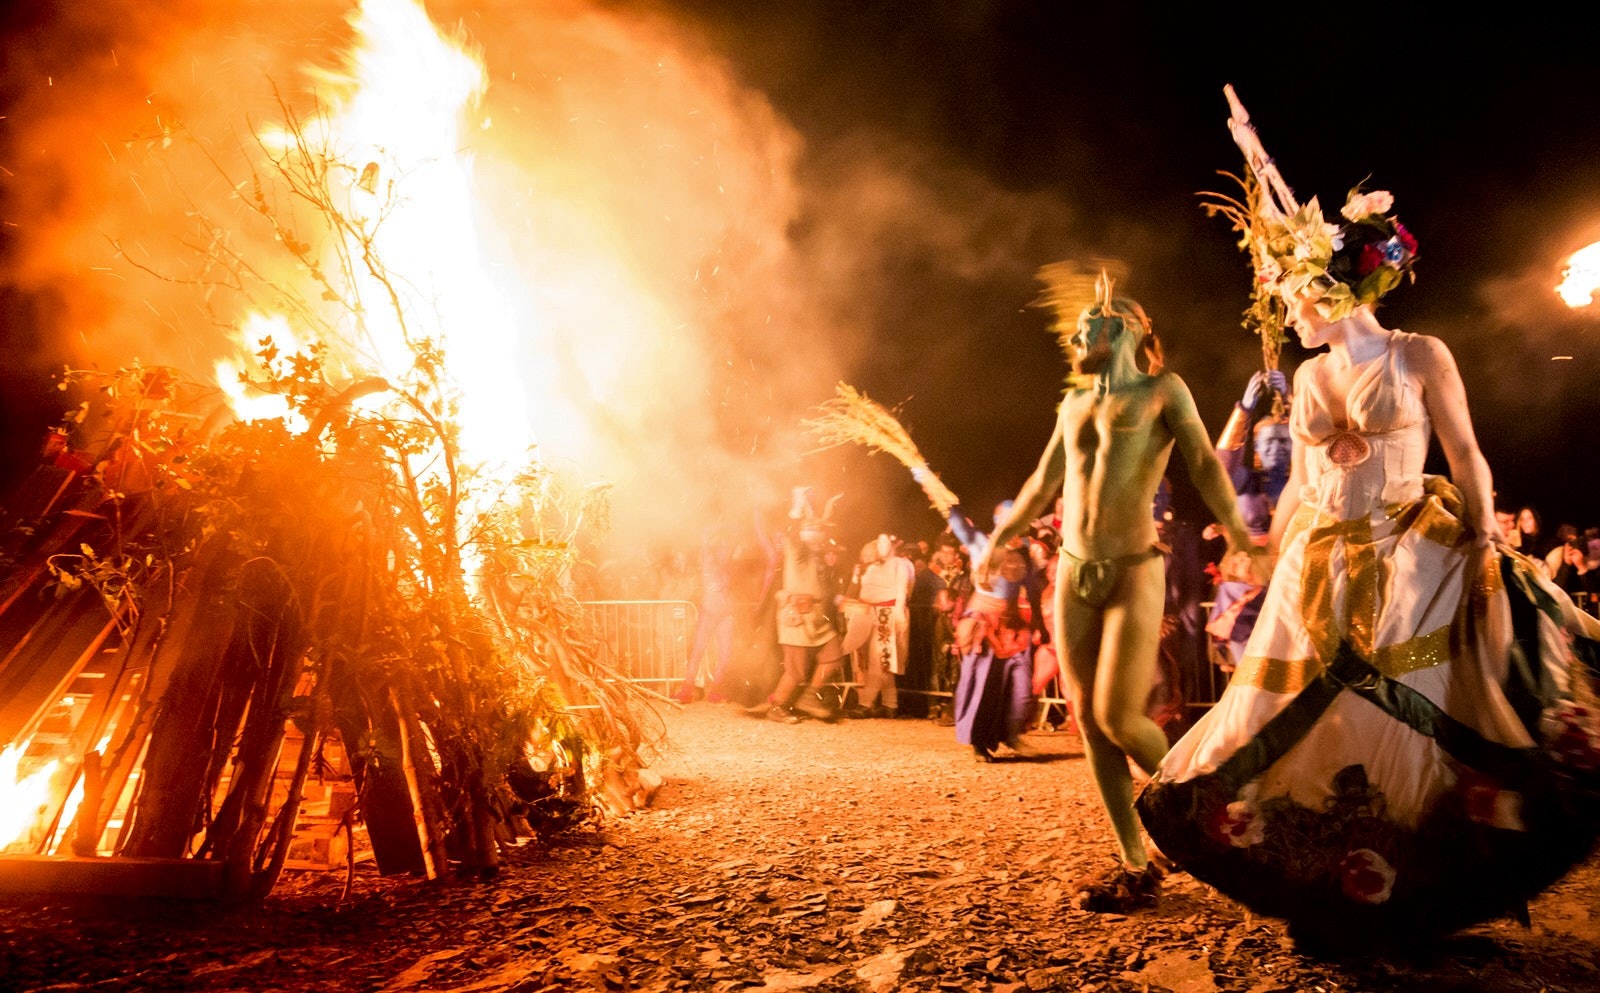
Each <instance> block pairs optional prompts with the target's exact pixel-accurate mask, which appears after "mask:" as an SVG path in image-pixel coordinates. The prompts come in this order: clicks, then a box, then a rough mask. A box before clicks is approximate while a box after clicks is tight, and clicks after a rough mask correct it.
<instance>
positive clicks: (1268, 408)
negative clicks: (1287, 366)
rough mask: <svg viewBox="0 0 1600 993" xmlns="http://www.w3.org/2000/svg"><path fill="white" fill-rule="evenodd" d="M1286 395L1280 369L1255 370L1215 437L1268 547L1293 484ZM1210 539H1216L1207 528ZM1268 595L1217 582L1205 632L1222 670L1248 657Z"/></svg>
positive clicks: (1231, 580)
mask: <svg viewBox="0 0 1600 993" xmlns="http://www.w3.org/2000/svg"><path fill="white" fill-rule="evenodd" d="M1288 393H1289V381H1288V379H1287V378H1286V377H1285V376H1284V374H1283V372H1282V370H1279V369H1273V370H1271V371H1267V372H1262V371H1257V372H1256V373H1254V374H1253V375H1252V376H1251V377H1250V382H1249V383H1247V384H1246V385H1245V388H1244V396H1243V397H1242V398H1241V399H1240V400H1239V402H1238V403H1237V404H1235V405H1234V409H1233V413H1232V414H1230V415H1229V416H1228V423H1227V424H1226V425H1224V426H1223V428H1222V433H1221V434H1220V435H1218V436H1217V457H1218V458H1219V459H1221V460H1222V465H1223V467H1224V468H1226V469H1227V470H1228V478H1229V480H1231V481H1232V482H1233V488H1234V491H1235V492H1237V493H1238V494H1239V513H1240V515H1241V516H1243V517H1244V523H1245V527H1247V528H1249V529H1250V537H1251V538H1252V539H1253V540H1254V541H1255V542H1256V544H1258V545H1265V544H1266V543H1267V538H1268V535H1269V534H1270V533H1271V531H1272V510H1273V508H1274V507H1276V506H1277V505H1278V498H1279V497H1280V496H1281V495H1282V494H1283V487H1284V484H1285V483H1287V482H1288V480H1289V466H1290V447H1291V441H1290V437H1289V422H1288V418H1287V417H1286V416H1283V415H1281V414H1279V413H1276V411H1277V410H1278V409H1279V408H1283V409H1287V408H1288V406H1289V404H1288ZM1258 463H1259V464H1258ZM1206 537H1208V538H1209V537H1215V535H1212V534H1210V533H1209V529H1208V533H1207V535H1206ZM1264 592H1266V588H1265V587H1263V586H1260V585H1258V584H1256V583H1252V582H1250V581H1249V580H1248V579H1246V578H1241V577H1237V576H1223V577H1221V578H1220V579H1219V580H1218V582H1217V585H1216V589H1215V595H1214V597H1213V601H1212V607H1211V614H1210V616H1209V617H1208V618H1207V619H1206V632H1207V633H1208V634H1210V635H1211V637H1213V638H1215V639H1216V642H1217V643H1218V644H1219V645H1220V646H1221V647H1222V649H1223V651H1224V652H1225V653H1226V664H1225V665H1224V666H1223V668H1224V670H1225V671H1227V672H1232V671H1233V670H1234V669H1235V668H1236V667H1237V666H1238V665H1239V660H1240V659H1242V658H1243V657H1244V645H1245V642H1247V641H1249V640H1250V631H1251V629H1252V628H1253V627H1254V626H1255V620H1256V615H1257V614H1259V613H1260V611H1261V594H1262V593H1264Z"/></svg>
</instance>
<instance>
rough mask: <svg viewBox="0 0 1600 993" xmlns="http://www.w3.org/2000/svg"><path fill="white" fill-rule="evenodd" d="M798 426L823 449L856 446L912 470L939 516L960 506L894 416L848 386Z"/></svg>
mask: <svg viewBox="0 0 1600 993" xmlns="http://www.w3.org/2000/svg"><path fill="white" fill-rule="evenodd" d="M800 423H801V426H802V427H804V428H805V429H806V430H807V431H809V432H811V434H812V435H813V436H814V437H815V438H816V439H817V440H818V441H819V442H821V443H822V448H823V449H827V448H833V447H835V446H836V445H845V444H856V445H865V446H866V447H868V448H870V449H872V450H873V451H876V452H883V453H885V454H887V455H892V456H894V457H895V458H896V459H898V460H899V462H900V464H901V465H904V466H905V467H906V468H907V469H910V470H911V478H913V479H915V480H916V481H917V483H918V484H919V485H920V486H921V487H922V492H924V493H926V494H927V495H928V500H929V501H930V502H932V504H933V506H934V509H936V510H938V511H939V513H940V514H948V513H950V508H951V507H954V506H955V505H956V504H958V503H960V501H959V500H957V499H956V495H955V494H954V493H952V492H950V489H949V487H947V486H945V485H944V483H943V482H942V481H941V480H940V479H939V477H938V476H935V475H934V474H933V470H932V469H929V468H928V463H927V462H926V461H924V460H923V458H922V453H921V452H919V451H917V446H916V444H915V443H914V442H913V441H912V440H911V435H909V434H907V433H906V429H905V427H904V426H903V425H901V423H900V422H899V421H898V420H897V419H896V418H895V416H894V413H893V412H892V411H890V410H888V409H887V408H885V407H884V406H883V405H882V404H880V403H878V402H876V401H875V400H873V399H872V398H871V397H869V396H867V395H866V394H865V393H862V392H861V391H859V390H857V389H856V388H855V387H854V386H851V385H850V384H849V383H840V384H839V386H838V388H837V390H836V392H835V395H834V396H833V397H832V398H831V399H829V400H825V401H823V402H822V403H821V404H819V405H818V406H817V415H816V416H815V417H811V418H807V419H806V420H803V421H801V422H800ZM818 450H819V451H821V450H822V449H818Z"/></svg>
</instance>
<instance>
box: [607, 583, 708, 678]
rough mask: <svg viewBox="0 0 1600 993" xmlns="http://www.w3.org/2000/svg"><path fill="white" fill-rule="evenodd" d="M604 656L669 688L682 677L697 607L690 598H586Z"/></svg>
mask: <svg viewBox="0 0 1600 993" xmlns="http://www.w3.org/2000/svg"><path fill="white" fill-rule="evenodd" d="M583 606H584V609H585V611H587V612H588V614H589V617H590V618H591V620H593V622H594V625H595V628H596V630H597V632H598V634H599V639H600V646H601V647H600V652H601V661H603V662H605V663H607V664H609V665H611V666H612V667H614V668H615V669H617V670H618V671H619V672H622V673H624V674H625V675H626V676H627V678H628V679H630V680H632V681H633V682H636V683H644V684H647V685H649V686H652V687H654V688H656V689H658V690H659V691H660V692H663V693H665V692H666V691H667V689H668V687H670V686H675V685H676V684H677V683H678V681H679V680H681V679H682V678H683V672H684V666H685V664H686V663H687V662H688V660H689V643H690V641H691V640H692V639H693V638H694V626H695V621H696V620H697V619H698V611H697V610H696V609H695V605H694V604H693V603H691V602H689V601H688V600H585V601H583Z"/></svg>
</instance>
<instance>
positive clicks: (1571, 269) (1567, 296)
mask: <svg viewBox="0 0 1600 993" xmlns="http://www.w3.org/2000/svg"><path fill="white" fill-rule="evenodd" d="M1596 291H1600V241H1597V242H1595V243H1594V244H1592V245H1588V246H1585V247H1584V248H1580V249H1578V250H1577V251H1576V252H1573V253H1572V255H1571V256H1570V257H1569V258H1568V259H1567V265H1566V268H1564V269H1563V270H1561V283H1560V285H1558V286H1557V287H1556V293H1557V294H1558V295H1560V297H1561V299H1562V300H1564V301H1566V304H1567V306H1568V307H1571V308H1573V309H1574V310H1576V309H1577V308H1579V307H1587V306H1589V305H1590V304H1591V303H1593V302H1594V295H1595V292H1596Z"/></svg>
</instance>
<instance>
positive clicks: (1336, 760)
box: [1138, 332, 1600, 936]
mask: <svg viewBox="0 0 1600 993" xmlns="http://www.w3.org/2000/svg"><path fill="white" fill-rule="evenodd" d="M1408 337H1409V336H1407V335H1405V334H1404V333H1403V332H1396V333H1395V334H1394V336H1393V337H1392V338H1391V339H1390V342H1389V346H1388V348H1387V349H1386V350H1385V352H1384V353H1383V354H1381V355H1379V356H1377V357H1376V358H1374V359H1372V360H1370V361H1369V362H1368V363H1366V365H1365V367H1364V368H1362V369H1360V370H1359V372H1358V379H1357V382H1356V385H1355V386H1354V387H1353V388H1352V389H1351V390H1350V393H1349V398H1348V411H1347V412H1346V416H1347V417H1348V419H1349V422H1348V427H1345V428H1341V427H1339V426H1337V425H1336V424H1335V420H1334V415H1333V413H1332V412H1331V411H1330V409H1329V405H1328V402H1327V398H1326V397H1325V396H1323V395H1322V394H1321V393H1319V391H1318V389H1317V387H1316V379H1315V377H1314V375H1313V374H1312V371H1313V369H1314V364H1315V363H1317V362H1321V361H1323V359H1322V358H1321V357H1317V358H1313V359H1311V360H1309V361H1308V362H1307V363H1306V364H1305V365H1303V366H1302V367H1301V369H1300V370H1299V372H1298V373H1297V375H1296V377H1295V391H1294V398H1295V399H1294V405H1293V411H1292V414H1291V428H1292V430H1293V434H1294V439H1295V444H1296V445H1298V446H1301V447H1302V450H1303V451H1304V453H1305V464H1306V475H1307V482H1306V485H1305V487H1304V489H1303V491H1302V494H1301V496H1302V501H1303V502H1302V505H1301V508H1300V512H1299V513H1298V514H1297V515H1296V518H1295V520H1294V521H1293V522H1292V523H1291V524H1290V526H1289V528H1288V530H1287V531H1286V533H1285V536H1284V540H1283V544H1282V550H1281V554H1280V556H1279V561H1278V565H1277V568H1276V571H1275V572H1274V574H1273V577H1272V582H1271V584H1270V585H1269V587H1268V589H1267V593H1266V596H1265V600H1264V602H1263V604H1262V607H1261V614H1260V618H1259V619H1258V620H1257V622H1256V626H1255V629H1254V631H1253V632H1252V634H1251V637H1250V640H1249V642H1248V644H1247V646H1246V648H1245V653H1244V659H1243V661H1242V662H1241V663H1240V665H1239V667H1238V669H1237V671H1236V672H1235V673H1234V676H1233V678H1232V680H1231V682H1230V684H1229V686H1228V689H1227V691H1226V692H1225V693H1224V694H1223V696H1222V699H1221V700H1220V701H1219V702H1218V704H1217V705H1216V706H1215V707H1214V708H1213V709H1212V710H1211V711H1210V712H1209V713H1207V714H1206V716H1205V717H1204V718H1202V719H1201V720H1200V721H1199V722H1198V723H1197V724H1196V725H1195V727H1194V728H1193V729H1192V730H1190V732H1189V733H1188V734H1186V735H1185V736H1184V737H1183V739H1182V740H1181V741H1179V742H1178V743H1177V744H1176V745H1175V746H1174V747H1173V748H1172V750H1171V752H1170V753H1168V755H1167V757H1166V759H1165V760H1164V761H1163V763H1162V765H1161V768H1160V770H1159V771H1158V772H1157V775H1156V776H1155V777H1154V778H1153V779H1152V781H1151V782H1150V783H1149V784H1148V785H1147V786H1146V788H1145V789H1144V790H1143V791H1142V793H1141V795H1140V797H1139V800H1138V806H1139V811H1140V814H1141V816H1142V817H1143V819H1144V822H1145V825H1146V828H1147V829H1148V830H1149V832H1150V834H1151V837H1152V838H1153V839H1154V840H1155V842H1156V844H1157V845H1158V846H1159V847H1160V848H1161V850H1162V852H1163V853H1164V854H1166V855H1167V856H1169V857H1171V858H1173V859H1175V860H1176V861H1178V862H1179V863H1180V864H1181V865H1183V866H1184V868H1185V869H1187V870H1188V871H1189V872H1191V873H1192V874H1193V875H1195V876H1196V877H1198V878H1201V879H1203V880H1205V881H1206V882H1208V883H1211V884H1212V885H1214V886H1216V887H1217V888H1218V889H1220V890H1222V891H1224V892H1225V893H1228V894H1229V895H1231V896H1233V897H1235V898H1236V899H1238V900H1240V901H1241V902H1243V903H1245V904H1247V905H1249V906H1251V907H1253V908H1254V909H1256V910H1258V911H1259V912H1262V913H1265V914H1270V915H1274V916H1281V917H1289V918H1291V919H1295V920H1298V921H1301V922H1303V923H1304V924H1306V926H1307V928H1308V929H1317V928H1321V929H1322V930H1325V931H1333V930H1337V931H1338V932H1340V933H1342V934H1344V935H1346V936H1349V935H1351V934H1356V933H1360V932H1362V931H1363V929H1365V930H1366V932H1367V933H1369V934H1372V935H1379V934H1384V933H1390V934H1392V933H1394V929H1396V928H1400V929H1403V931H1404V932H1405V933H1407V934H1415V933H1418V932H1430V931H1444V930H1450V929H1454V928H1456V927H1461V926H1464V925H1466V924H1469V923H1473V922H1475V921H1478V920H1482V919H1485V918H1488V917H1493V916H1499V915H1502V914H1507V913H1512V914H1515V913H1520V912H1521V911H1522V908H1523V905H1524V902H1525V901H1526V899H1527V898H1528V897H1529V896H1531V895H1533V894H1534V893H1536V892H1538V890H1540V889H1542V888H1543V887H1544V886H1546V885H1548V884H1549V883H1550V882H1551V881H1553V880H1554V879H1555V878H1557V877H1559V875H1560V874H1561V873H1563V872H1564V871H1565V870H1566V869H1567V868H1569V867H1570V866H1571V865H1572V864H1573V863H1574V862H1576V861H1578V860H1579V859H1581V858H1583V857H1584V856H1585V855H1586V854H1587V853H1588V852H1589V851H1590V850H1591V847H1592V843H1593V839H1594V837H1595V836H1596V827H1597V824H1600V817H1597V812H1600V803H1597V800H1596V795H1597V794H1596V789H1595V786H1596V782H1595V779H1594V776H1593V773H1592V772H1591V771H1590V770H1591V769H1592V766H1593V765H1594V764H1595V763H1596V762H1597V761H1600V752H1597V748H1600V733H1597V728H1596V725H1595V716H1594V714H1595V712H1594V708H1592V707H1588V706H1586V704H1588V703H1589V702H1590V701H1592V699H1593V696H1592V690H1591V688H1590V681H1589V676H1588V671H1589V670H1588V669H1587V667H1586V666H1585V665H1584V664H1583V663H1582V662H1579V661H1577V659H1576V657H1575V654H1574V649H1575V647H1576V648H1578V649H1581V650H1583V651H1588V650H1589V649H1590V647H1591V646H1592V644H1593V643H1592V642H1589V641H1588V639H1587V638H1580V639H1577V640H1574V638H1573V637H1572V636H1571V635H1569V633H1568V632H1569V631H1572V630H1574V629H1579V630H1582V629H1586V630H1588V631H1589V632H1590V634H1591V636H1592V635H1593V634H1594V633H1600V627H1597V626H1596V625H1595V624H1594V622H1593V619H1591V618H1587V617H1586V615H1583V614H1581V613H1580V612H1579V611H1578V610H1577V608H1576V607H1574V606H1573V605H1572V603H1571V602H1570V601H1569V600H1568V599H1567V598H1566V597H1565V595H1564V594H1562V593H1560V591H1559V590H1557V589H1556V588H1555V587H1554V586H1552V585H1550V584H1549V583H1548V581H1546V580H1545V579H1544V578H1543V576H1542V574H1541V573H1539V571H1538V570H1537V569H1535V568H1534V567H1533V565H1532V563H1531V562H1530V561H1529V560H1527V559H1523V558H1521V557H1518V556H1515V555H1513V554H1511V553H1489V554H1485V553H1482V552H1479V551H1478V550H1477V549H1476V546H1475V545H1474V543H1473V540H1472V536H1471V535H1470V534H1469V533H1468V532H1467V531H1466V529H1465V527H1464V526H1463V524H1462V522H1461V519H1460V514H1461V498H1460V494H1459V493H1458V492H1457V491H1456V490H1455V488H1454V487H1452V486H1451V485H1450V484H1449V483H1448V482H1446V481H1445V480H1443V479H1442V478H1439V477H1425V476H1424V475H1423V472H1422V468H1423V462H1424V459H1425V458H1426V456H1427V450H1428V442H1429V437H1430V433H1431V432H1430V428H1429V422H1428V418H1427V412H1426V409H1425V408H1424V406H1423V402H1422V395H1421V384H1420V383H1419V382H1417V381H1416V380H1415V379H1414V378H1413V377H1412V376H1411V375H1410V374H1409V373H1408V372H1407V370H1406V368H1405V361H1404V354H1405V348H1404V347H1403V345H1404V341H1405V339H1406V338H1408ZM1586 767H1587V768H1586Z"/></svg>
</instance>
